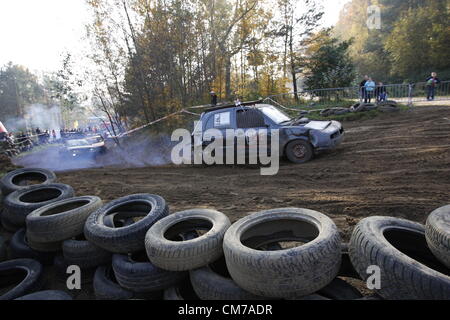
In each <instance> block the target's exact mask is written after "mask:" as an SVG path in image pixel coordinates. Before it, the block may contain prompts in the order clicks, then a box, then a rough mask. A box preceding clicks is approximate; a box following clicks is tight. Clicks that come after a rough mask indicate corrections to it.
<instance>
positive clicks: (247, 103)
mask: <svg viewBox="0 0 450 320" xmlns="http://www.w3.org/2000/svg"><path fill="white" fill-rule="evenodd" d="M262 102H263V100H262V99H260V100H255V101H247V102H241V103H240V104H239V105H236V103H226V104H222V105H217V106H215V107H212V108H208V109H205V112H210V111H217V110H222V109H228V108H235V107H245V106H252V105H255V104H258V103H262Z"/></svg>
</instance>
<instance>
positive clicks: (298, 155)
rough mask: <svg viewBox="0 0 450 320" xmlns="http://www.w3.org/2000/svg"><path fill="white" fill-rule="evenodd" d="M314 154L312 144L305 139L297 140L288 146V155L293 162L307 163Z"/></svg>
mask: <svg viewBox="0 0 450 320" xmlns="http://www.w3.org/2000/svg"><path fill="white" fill-rule="evenodd" d="M313 156H314V150H313V147H312V145H311V144H310V143H309V142H307V141H304V140H295V141H291V142H289V143H288V145H287V146H286V157H287V158H288V159H289V161H291V162H293V163H305V162H308V161H309V160H311V159H312V158H313Z"/></svg>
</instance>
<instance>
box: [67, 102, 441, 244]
mask: <svg viewBox="0 0 450 320" xmlns="http://www.w3.org/2000/svg"><path fill="white" fill-rule="evenodd" d="M344 126H345V128H346V130H347V135H346V141H345V142H344V143H343V144H342V145H341V146H340V147H339V148H338V149H337V150H335V151H333V152H330V153H326V154H322V155H320V156H318V157H317V158H316V159H315V160H314V161H312V162H310V163H307V164H305V165H294V164H290V163H288V162H283V163H282V166H281V168H280V172H279V173H278V175H276V176H261V175H260V170H259V169H256V168H246V167H234V168H233V167H223V166H214V167H173V166H166V167H148V168H138V169H116V168H101V169H91V170H82V171H73V172H66V173H59V174H58V176H59V178H60V181H61V182H63V183H67V184H70V185H72V186H73V187H74V188H75V189H76V191H77V194H78V195H88V194H91V195H98V196H101V197H102V198H103V199H105V200H111V199H114V198H117V197H120V196H125V195H128V194H133V193H141V192H148V193H155V194H159V195H162V196H163V197H165V198H166V200H167V201H168V203H169V204H170V207H171V211H172V212H175V211H178V210H184V209H189V208H194V207H208V208H215V209H217V210H220V211H222V212H224V213H225V214H227V215H228V216H229V217H230V218H231V219H232V220H233V221H235V220H237V219H238V218H240V217H242V216H245V215H247V214H248V213H249V212H252V211H257V210H263V209H272V208H277V207H289V206H294V207H302V208H309V209H314V210H318V211H320V212H323V213H325V214H327V215H329V216H330V217H332V218H333V219H334V220H335V222H336V223H337V224H338V226H339V227H340V229H341V230H342V232H343V235H344V236H345V237H348V236H349V233H350V232H351V230H352V229H353V226H354V224H355V223H356V222H357V221H358V220H359V219H361V218H363V217H366V216H370V215H390V216H397V217H404V218H408V219H411V220H416V221H419V222H422V223H423V222H425V219H426V217H427V215H428V214H429V213H430V212H431V211H432V210H434V209H436V208H438V207H439V206H442V205H446V204H450V108H449V107H423V108H416V109H413V110H412V111H408V112H402V113H398V114H385V115H382V116H380V117H378V118H376V119H372V120H367V121H359V122H349V123H344Z"/></svg>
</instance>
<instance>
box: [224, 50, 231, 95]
mask: <svg viewBox="0 0 450 320" xmlns="http://www.w3.org/2000/svg"><path fill="white" fill-rule="evenodd" d="M225 96H226V98H227V99H231V57H230V56H229V55H226V56H225Z"/></svg>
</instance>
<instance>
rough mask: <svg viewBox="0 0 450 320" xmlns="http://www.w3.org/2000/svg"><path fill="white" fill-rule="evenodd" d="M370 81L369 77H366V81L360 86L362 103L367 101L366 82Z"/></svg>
mask: <svg viewBox="0 0 450 320" xmlns="http://www.w3.org/2000/svg"><path fill="white" fill-rule="evenodd" d="M368 80H369V76H368V75H365V76H364V80H363V81H361V83H360V84H359V94H360V97H361V101H363V100H364V99H366V82H367V81H368Z"/></svg>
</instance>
